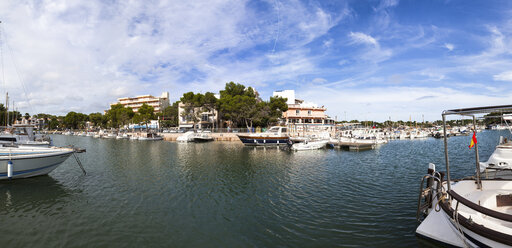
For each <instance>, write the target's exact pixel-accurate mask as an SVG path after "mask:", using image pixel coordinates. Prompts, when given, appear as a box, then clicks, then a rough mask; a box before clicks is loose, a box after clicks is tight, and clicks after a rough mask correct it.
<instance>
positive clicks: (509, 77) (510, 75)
mask: <svg viewBox="0 0 512 248" xmlns="http://www.w3.org/2000/svg"><path fill="white" fill-rule="evenodd" d="M493 79H494V80H496V81H509V82H512V71H505V72H502V73H500V74H497V75H494V76H493Z"/></svg>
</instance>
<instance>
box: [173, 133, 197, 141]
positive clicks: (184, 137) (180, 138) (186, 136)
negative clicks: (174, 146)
mask: <svg viewBox="0 0 512 248" xmlns="http://www.w3.org/2000/svg"><path fill="white" fill-rule="evenodd" d="M194 136H195V133H194V131H188V132H186V133H184V134H182V135H180V136H178V138H176V141H178V142H192V141H193V140H194Z"/></svg>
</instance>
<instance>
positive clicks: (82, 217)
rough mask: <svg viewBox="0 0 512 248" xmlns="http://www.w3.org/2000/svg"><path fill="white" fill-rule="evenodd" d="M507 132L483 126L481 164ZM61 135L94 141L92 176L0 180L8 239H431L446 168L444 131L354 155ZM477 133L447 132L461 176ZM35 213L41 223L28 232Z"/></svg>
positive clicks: (255, 242) (189, 242)
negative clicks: (430, 169) (431, 205)
mask: <svg viewBox="0 0 512 248" xmlns="http://www.w3.org/2000/svg"><path fill="white" fill-rule="evenodd" d="M506 135H508V131H507V130H504V131H493V130H490V131H487V130H486V131H482V132H481V133H479V136H478V145H479V149H480V150H479V151H480V156H481V158H482V160H483V161H486V160H487V158H488V157H489V156H490V155H491V154H492V153H493V151H494V147H495V146H496V145H497V144H498V142H499V136H506ZM52 138H53V141H54V143H55V144H56V145H59V146H65V145H69V144H75V145H77V146H80V147H83V148H85V149H87V153H83V154H80V155H79V156H80V159H81V160H82V163H83V164H84V167H85V169H86V170H87V175H86V176H84V175H83V174H82V172H81V171H80V170H79V169H78V168H77V166H76V162H75V161H72V160H66V161H65V162H64V163H63V164H62V165H61V166H59V167H58V168H57V169H55V170H54V171H53V172H52V173H50V174H49V176H46V177H35V178H29V179H23V180H13V181H2V182H0V200H1V201H2V202H4V203H5V204H2V205H1V206H0V213H1V214H2V216H4V218H3V222H2V224H1V225H0V226H1V227H2V228H1V230H2V231H3V232H4V233H5V234H6V235H23V236H24V237H25V238H23V239H11V240H9V241H8V242H7V243H6V244H7V245H14V246H27V245H29V244H33V243H34V242H36V241H44V242H45V244H47V245H49V246H68V245H69V244H71V243H72V244H73V246H101V245H104V246H109V245H113V244H116V245H128V244H129V245H134V246H138V245H145V246H169V245H171V246H172V245H178V246H187V247H188V246H211V245H214V246H324V247H326V246H327V247H337V246H342V247H346V246H364V247H390V246H392V247H411V246H425V247H431V245H432V244H431V243H429V242H428V241H425V240H423V239H419V238H417V237H416V236H415V234H414V230H415V228H416V226H417V222H416V201H417V193H418V192H417V187H418V186H417V185H418V180H420V178H421V175H424V174H425V173H426V167H427V165H428V163H432V162H433V163H435V164H436V165H437V166H438V167H442V166H444V164H443V160H444V159H443V141H442V140H441V139H434V138H427V139H421V140H392V141H390V142H389V143H388V144H386V145H382V146H378V147H377V148H376V149H375V150H369V151H364V152H357V153H353V152H348V151H340V150H336V149H323V150H313V151H303V152H288V151H285V150H281V149H264V148H258V147H247V146H244V145H242V144H241V142H210V143H179V142H162V141H160V142H149V143H148V142H134V141H131V140H129V139H121V140H116V139H94V138H92V137H81V136H66V135H52ZM469 139H470V137H468V136H454V137H450V138H449V139H448V143H449V144H450V147H451V148H452V147H453V149H452V151H453V152H455V153H456V154H458V155H457V156H455V157H453V158H451V160H450V161H451V165H452V166H451V169H452V171H451V174H452V177H453V178H459V177H463V176H467V175H471V174H472V173H471V172H470V171H468V169H471V168H474V166H473V167H467V166H466V165H467V164H468V163H469V164H471V163H472V161H474V155H473V151H470V150H469V149H468V148H467V144H468V140H469ZM33 188H37V189H38V190H37V191H33V190H31V189H33ZM121 205H122V206H123V207H122V208H120V207H119V206H121ZM71 213H79V214H71ZM34 216H37V217H36V220H37V221H38V223H41V224H39V225H30V228H29V229H27V228H26V226H27V224H28V223H32V222H33V221H34V219H33V218H34ZM68 226H73V227H74V228H72V229H70V228H68ZM130 233H137V234H138V235H137V236H134V235H129V234H130ZM197 233H202V235H197ZM214 237H222V239H220V238H218V239H217V238H214Z"/></svg>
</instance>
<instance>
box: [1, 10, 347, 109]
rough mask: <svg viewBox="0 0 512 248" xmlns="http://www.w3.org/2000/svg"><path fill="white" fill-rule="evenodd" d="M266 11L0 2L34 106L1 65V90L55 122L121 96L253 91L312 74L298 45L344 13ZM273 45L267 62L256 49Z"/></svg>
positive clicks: (173, 96) (309, 61) (320, 33)
mask: <svg viewBox="0 0 512 248" xmlns="http://www.w3.org/2000/svg"><path fill="white" fill-rule="evenodd" d="M261 4H262V6H263V7H265V4H266V3H265V2H263V3H261ZM268 7H269V9H263V10H261V9H259V8H252V7H251V5H250V4H248V3H247V2H246V1H230V0H215V1H192V2H190V1H170V2H168V1H162V2H152V3H146V2H105V1H99V0H96V1H34V2H32V1H27V2H17V1H2V2H0V16H2V21H3V24H2V25H4V26H3V27H4V30H2V31H5V33H6V34H7V41H8V42H9V45H10V46H11V47H12V50H13V54H14V55H15V59H16V63H17V64H18V65H19V70H20V73H21V74H22V75H23V78H24V80H23V81H24V82H25V84H26V88H27V90H28V91H29V92H28V95H30V96H32V97H34V98H32V97H31V99H25V97H23V95H24V93H23V90H22V87H21V86H20V82H19V80H18V79H17V73H16V72H15V70H14V69H13V67H12V66H11V67H9V66H8V65H6V70H5V72H6V87H5V88H6V90H8V91H9V94H10V95H11V96H13V98H15V100H16V101H17V103H18V104H19V106H20V107H21V106H26V107H27V108H28V105H29V103H30V105H32V106H33V110H30V111H31V112H36V113H38V112H49V113H55V114H63V113H66V112H68V111H69V110H66V109H76V110H80V111H83V112H93V111H102V110H103V109H105V108H108V105H109V103H110V102H113V101H115V100H116V98H117V97H120V96H127V95H128V96H129V95H138V94H148V93H149V94H154V95H159V94H160V93H161V92H162V91H170V93H171V99H172V100H176V99H178V98H179V97H180V96H181V94H182V93H183V92H186V91H190V90H194V91H217V90H219V89H221V88H222V87H223V86H224V83H226V82H229V81H236V82H240V83H244V84H246V85H254V86H256V87H260V88H262V87H265V85H266V84H267V83H268V82H285V81H290V80H291V79H292V78H295V77H297V76H299V75H301V74H304V73H311V72H313V71H314V70H315V69H316V68H317V67H316V65H315V63H314V62H313V60H314V59H315V58H314V56H313V57H311V56H309V55H307V53H308V50H307V49H305V48H304V46H305V45H307V44H308V43H310V42H312V41H313V40H315V39H317V38H319V37H321V36H323V35H324V34H326V33H327V32H328V31H329V30H330V29H331V28H332V27H333V26H335V25H337V23H338V22H339V21H340V20H342V19H343V18H345V17H346V16H347V15H348V14H349V12H348V11H347V10H346V8H345V9H343V8H342V9H340V10H339V11H338V12H337V14H332V13H328V12H326V11H325V10H324V9H321V8H319V7H313V8H311V6H309V5H308V6H306V5H305V4H303V3H301V2H299V1H295V0H290V1H286V0H285V1H279V6H277V7H278V8H277V9H276V8H275V7H276V6H273V4H269V6H268ZM277 26H278V27H279V30H277V29H276V27H277ZM276 32H279V33H276ZM2 34H4V32H2ZM276 34H277V35H278V37H279V39H276ZM274 41H275V42H276V51H275V53H273V54H272V55H271V49H269V50H268V51H259V50H257V49H255V48H258V47H262V46H265V45H267V44H274ZM332 42H333V41H332V40H329V39H327V40H326V41H325V43H324V45H325V46H327V47H328V46H330V44H332ZM4 48H5V47H4ZM258 49H259V48H258ZM4 51H5V50H4ZM247 51H248V53H247ZM239 54H244V56H243V57H238V55H239ZM245 54H249V55H245ZM4 55H5V54H4ZM5 57H6V56H4V58H5ZM6 63H9V62H8V61H7V59H6ZM2 91H3V89H2ZM31 93H37V94H31ZM80 98H81V100H80ZM26 111H29V110H28V109H27V110H26Z"/></svg>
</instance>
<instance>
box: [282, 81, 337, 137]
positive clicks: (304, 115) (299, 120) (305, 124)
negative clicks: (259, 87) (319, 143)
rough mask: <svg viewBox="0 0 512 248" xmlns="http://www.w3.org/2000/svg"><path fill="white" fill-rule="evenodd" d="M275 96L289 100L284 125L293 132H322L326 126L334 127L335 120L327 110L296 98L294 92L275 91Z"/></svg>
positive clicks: (284, 113) (283, 118)
mask: <svg viewBox="0 0 512 248" xmlns="http://www.w3.org/2000/svg"><path fill="white" fill-rule="evenodd" d="M273 96H280V97H283V98H287V101H286V103H287V104H288V110H287V111H285V112H283V117H282V124H285V125H287V126H289V127H290V128H291V130H296V131H297V132H302V131H320V130H322V129H324V128H323V127H326V126H327V127H329V128H331V126H332V127H334V120H333V119H332V118H330V117H329V116H328V115H327V114H326V113H325V111H327V108H325V107H324V106H321V107H318V105H316V104H314V103H311V102H305V101H304V100H300V99H297V98H295V91H294V90H282V91H274V94H273Z"/></svg>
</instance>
